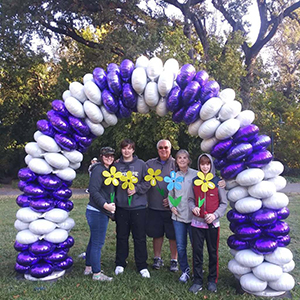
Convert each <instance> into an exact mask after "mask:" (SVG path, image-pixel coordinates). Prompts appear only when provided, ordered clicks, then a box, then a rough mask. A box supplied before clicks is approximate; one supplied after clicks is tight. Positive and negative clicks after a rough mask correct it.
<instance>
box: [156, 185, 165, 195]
mask: <svg viewBox="0 0 300 300" xmlns="http://www.w3.org/2000/svg"><path fill="white" fill-rule="evenodd" d="M156 189H157V190H158V192H159V193H160V194H161V196H162V197H164V196H165V190H164V189H160V188H159V187H156Z"/></svg>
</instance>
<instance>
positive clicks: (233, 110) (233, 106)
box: [219, 100, 242, 121]
mask: <svg viewBox="0 0 300 300" xmlns="http://www.w3.org/2000/svg"><path fill="white" fill-rule="evenodd" d="M241 110H242V104H241V103H240V102H239V101H236V100H234V101H231V102H228V103H225V104H224V105H223V106H222V108H221V109H220V111H219V119H220V120H221V121H225V120H228V119H232V118H235V117H236V116H237V115H238V114H239V113H240V112H241Z"/></svg>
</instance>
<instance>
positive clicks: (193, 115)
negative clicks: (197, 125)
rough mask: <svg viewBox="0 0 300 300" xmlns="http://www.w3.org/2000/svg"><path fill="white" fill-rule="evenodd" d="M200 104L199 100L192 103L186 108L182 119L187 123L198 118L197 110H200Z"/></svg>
mask: <svg viewBox="0 0 300 300" xmlns="http://www.w3.org/2000/svg"><path fill="white" fill-rule="evenodd" d="M201 107H202V104H201V101H198V102H196V103H194V104H192V105H191V106H190V107H188V109H187V110H186V112H185V114H184V117H183V121H184V122H185V123H186V124H187V125H189V124H191V123H193V122H195V121H196V120H197V119H199V112H200V110H201Z"/></svg>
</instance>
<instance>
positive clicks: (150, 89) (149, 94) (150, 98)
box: [144, 81, 159, 107]
mask: <svg viewBox="0 0 300 300" xmlns="http://www.w3.org/2000/svg"><path fill="white" fill-rule="evenodd" d="M144 97H145V102H146V103H147V105H149V106H150V107H154V106H156V105H157V103H158V101H159V93H158V87H157V83H156V82H153V81H150V82H148V84H147V85H146V88H145V92H144Z"/></svg>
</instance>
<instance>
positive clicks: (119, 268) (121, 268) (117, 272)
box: [115, 266, 124, 275]
mask: <svg viewBox="0 0 300 300" xmlns="http://www.w3.org/2000/svg"><path fill="white" fill-rule="evenodd" d="M123 272H124V268H123V267H121V266H116V269H115V274H116V275H119V274H122V273H123Z"/></svg>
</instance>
